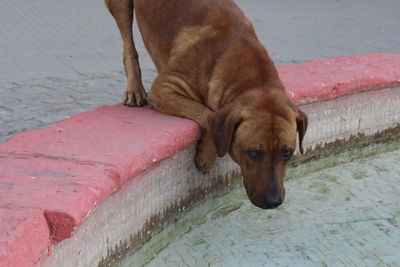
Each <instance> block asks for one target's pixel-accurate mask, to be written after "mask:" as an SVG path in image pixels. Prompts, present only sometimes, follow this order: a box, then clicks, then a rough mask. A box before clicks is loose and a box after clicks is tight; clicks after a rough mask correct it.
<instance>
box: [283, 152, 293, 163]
mask: <svg viewBox="0 0 400 267" xmlns="http://www.w3.org/2000/svg"><path fill="white" fill-rule="evenodd" d="M293 152H294V151H293V150H291V149H284V150H283V154H282V160H283V161H289V159H290V158H291V157H292V156H293Z"/></svg>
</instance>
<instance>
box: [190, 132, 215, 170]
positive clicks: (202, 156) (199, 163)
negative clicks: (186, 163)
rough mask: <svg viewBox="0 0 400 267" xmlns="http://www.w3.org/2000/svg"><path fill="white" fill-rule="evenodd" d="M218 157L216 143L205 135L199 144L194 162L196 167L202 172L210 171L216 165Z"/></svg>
mask: <svg viewBox="0 0 400 267" xmlns="http://www.w3.org/2000/svg"><path fill="white" fill-rule="evenodd" d="M216 159H217V152H216V149H215V145H214V143H213V142H212V141H211V139H210V138H208V136H207V135H205V136H203V138H202V139H201V140H200V142H199V144H198V145H197V151H196V156H195V157H194V162H195V164H196V168H197V169H198V170H199V171H201V172H202V173H208V172H210V170H211V169H212V167H213V166H214V163H215V160H216Z"/></svg>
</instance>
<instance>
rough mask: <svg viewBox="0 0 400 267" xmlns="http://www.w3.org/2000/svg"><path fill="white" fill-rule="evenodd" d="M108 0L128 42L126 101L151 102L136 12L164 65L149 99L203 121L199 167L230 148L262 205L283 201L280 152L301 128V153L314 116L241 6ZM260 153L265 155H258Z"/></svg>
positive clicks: (211, 1) (212, 1) (202, 0)
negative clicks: (285, 81) (295, 100)
mask: <svg viewBox="0 0 400 267" xmlns="http://www.w3.org/2000/svg"><path fill="white" fill-rule="evenodd" d="M105 2H106V5H107V7H108V9H109V10H110V12H111V14H112V15H113V16H114V18H115V20H116V22H117V25H118V28H119V30H120V33H121V38H122V40H123V44H124V65H125V70H126V73H127V77H128V87H127V90H126V92H125V94H124V103H125V104H126V105H128V106H142V105H144V104H145V103H146V101H147V99H146V93H145V91H144V88H143V85H142V81H141V74H140V67H139V61H138V55H137V52H136V49H135V46H134V42H133V36H132V21H133V12H134V10H135V15H136V18H137V23H138V25H139V28H140V31H141V34H142V37H143V40H144V43H145V45H146V48H147V50H148V51H149V53H150V55H151V57H152V59H153V61H154V63H155V65H156V67H157V69H158V71H159V74H158V76H157V78H156V79H155V81H154V82H153V85H152V87H151V90H150V92H149V96H148V100H149V101H150V102H151V104H152V105H153V106H154V107H155V109H156V110H158V111H160V112H164V113H167V114H171V115H176V116H181V117H185V118H188V119H192V120H194V121H196V122H197V123H198V124H199V126H200V127H201V129H202V130H203V137H202V139H201V140H200V142H199V144H198V147H197V153H196V157H195V163H196V166H197V168H198V169H199V170H200V171H202V172H208V171H209V170H210V169H211V168H212V166H213V165H214V161H215V159H216V156H217V154H218V155H219V156H223V155H225V154H226V153H229V154H230V155H231V157H232V158H233V160H234V161H235V162H236V163H238V164H239V165H240V167H241V169H242V173H243V177H244V183H245V186H246V189H247V193H248V195H249V198H250V200H251V201H252V202H253V203H254V204H255V205H257V206H259V207H261V208H273V207H276V206H277V205H279V204H280V203H281V202H282V200H283V198H284V194H285V192H284V187H283V177H284V174H285V170H286V166H287V161H286V160H282V158H283V157H284V154H285V153H286V154H287V153H289V152H292V151H293V150H294V149H295V146H296V131H297V132H298V133H299V140H300V148H301V151H302V140H303V137H304V135H305V132H306V129H307V123H308V121H307V116H306V115H305V114H304V113H303V112H301V111H300V110H298V109H297V108H296V107H295V106H294V105H293V104H292V103H291V101H290V100H289V99H288V97H287V95H286V93H285V90H284V87H283V85H282V82H281V81H280V79H279V76H278V72H277V70H276V68H275V66H274V64H273V62H272V60H271V59H270V58H269V56H268V53H267V51H266V49H265V48H264V47H263V46H262V45H261V43H260V42H259V40H258V38H257V36H256V33H255V31H254V28H253V26H252V24H251V23H250V22H249V21H248V20H247V18H246V17H245V16H244V14H243V12H242V11H241V10H240V9H239V8H238V7H237V6H236V4H235V3H234V2H233V1H232V0H152V1H148V0H105ZM251 151H253V152H251ZM254 151H256V152H254ZM259 152H260V153H259ZM254 153H258V154H260V155H261V159H260V160H258V159H257V160H254V159H255V156H254ZM251 154H253V156H254V157H253V159H252V157H251ZM258 154H257V155H258ZM289 154H290V153H289Z"/></svg>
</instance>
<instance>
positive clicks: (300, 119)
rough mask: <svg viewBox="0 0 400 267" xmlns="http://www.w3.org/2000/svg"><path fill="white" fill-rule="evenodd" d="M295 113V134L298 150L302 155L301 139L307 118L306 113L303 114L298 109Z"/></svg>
mask: <svg viewBox="0 0 400 267" xmlns="http://www.w3.org/2000/svg"><path fill="white" fill-rule="evenodd" d="M297 113H298V115H297V118H296V124H297V132H298V133H299V148H300V153H301V154H303V153H304V148H303V139H304V135H306V131H307V126H308V117H307V115H306V113H304V112H303V111H301V110H300V109H297Z"/></svg>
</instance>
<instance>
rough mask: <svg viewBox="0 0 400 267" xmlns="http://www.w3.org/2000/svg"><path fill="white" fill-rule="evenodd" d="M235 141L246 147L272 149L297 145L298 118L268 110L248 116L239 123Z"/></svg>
mask: <svg viewBox="0 0 400 267" xmlns="http://www.w3.org/2000/svg"><path fill="white" fill-rule="evenodd" d="M235 142H238V143H241V144H242V145H243V146H244V147H245V148H253V149H268V150H269V149H272V148H273V147H279V146H291V147H295V145H296V119H295V116H294V115H290V114H288V115H287V116H280V115H277V114H274V113H272V112H269V111H266V112H261V113H259V114H254V113H253V114H252V116H246V117H245V118H244V120H243V122H242V123H241V124H240V125H239V127H238V129H237V131H236V135H235Z"/></svg>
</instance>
